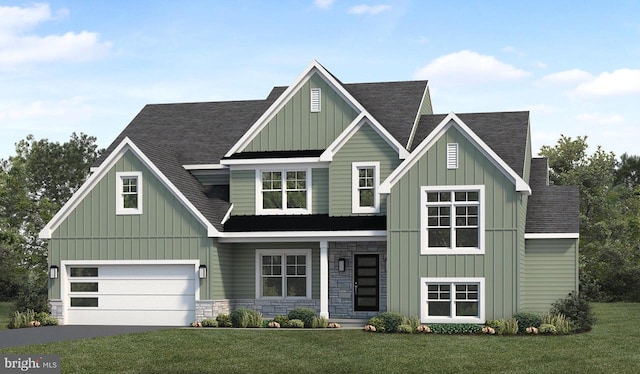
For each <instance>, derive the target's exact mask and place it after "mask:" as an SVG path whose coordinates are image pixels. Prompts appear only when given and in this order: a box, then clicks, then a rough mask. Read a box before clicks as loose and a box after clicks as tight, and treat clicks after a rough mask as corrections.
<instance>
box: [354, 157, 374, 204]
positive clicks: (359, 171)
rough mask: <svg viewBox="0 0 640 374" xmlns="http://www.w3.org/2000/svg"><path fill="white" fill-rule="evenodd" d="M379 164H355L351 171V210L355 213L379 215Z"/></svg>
mask: <svg viewBox="0 0 640 374" xmlns="http://www.w3.org/2000/svg"><path fill="white" fill-rule="evenodd" d="M379 170H380V163H379V162H354V163H352V170H351V186H352V197H351V207H352V208H351V209H352V211H353V213H378V212H379V211H380V195H379V194H378V184H379V180H380V177H379V173H380V171H379Z"/></svg>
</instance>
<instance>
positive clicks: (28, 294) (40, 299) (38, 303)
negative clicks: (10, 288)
mask: <svg viewBox="0 0 640 374" xmlns="http://www.w3.org/2000/svg"><path fill="white" fill-rule="evenodd" d="M47 280H48V279H47V273H46V272H45V271H39V270H36V269H32V270H29V271H28V272H27V273H26V274H25V275H24V278H23V280H22V282H21V285H20V288H19V289H18V294H17V295H16V298H15V306H16V309H17V310H33V311H36V312H45V311H47V312H48V311H49V301H48V296H47Z"/></svg>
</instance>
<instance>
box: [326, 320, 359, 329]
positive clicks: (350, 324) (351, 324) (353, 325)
mask: <svg viewBox="0 0 640 374" xmlns="http://www.w3.org/2000/svg"><path fill="white" fill-rule="evenodd" d="M367 321H368V319H351V318H349V319H347V318H329V322H337V323H339V324H340V327H341V328H343V329H363V328H364V325H366V324H367Z"/></svg>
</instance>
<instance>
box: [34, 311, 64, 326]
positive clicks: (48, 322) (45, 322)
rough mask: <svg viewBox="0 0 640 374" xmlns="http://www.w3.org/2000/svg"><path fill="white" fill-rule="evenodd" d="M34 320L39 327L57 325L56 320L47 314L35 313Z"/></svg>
mask: <svg viewBox="0 0 640 374" xmlns="http://www.w3.org/2000/svg"><path fill="white" fill-rule="evenodd" d="M35 320H36V321H38V322H40V325H41V326H55V325H57V324H58V319H57V318H55V317H51V316H50V315H49V313H47V312H40V313H36V315H35Z"/></svg>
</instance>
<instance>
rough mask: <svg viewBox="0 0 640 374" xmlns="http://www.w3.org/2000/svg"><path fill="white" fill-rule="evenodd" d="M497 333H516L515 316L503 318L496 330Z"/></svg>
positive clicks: (516, 323) (516, 322)
mask: <svg viewBox="0 0 640 374" xmlns="http://www.w3.org/2000/svg"><path fill="white" fill-rule="evenodd" d="M525 328H526V327H525ZM498 334H499V335H516V334H518V321H517V320H516V319H515V318H511V319H506V320H504V321H503V322H502V326H501V328H500V329H499V330H498Z"/></svg>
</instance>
